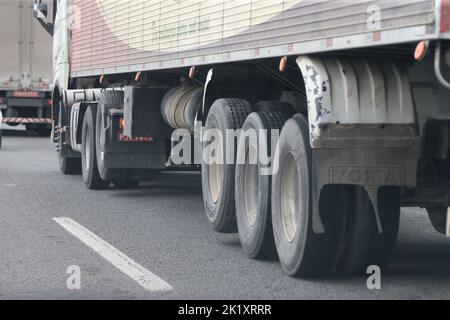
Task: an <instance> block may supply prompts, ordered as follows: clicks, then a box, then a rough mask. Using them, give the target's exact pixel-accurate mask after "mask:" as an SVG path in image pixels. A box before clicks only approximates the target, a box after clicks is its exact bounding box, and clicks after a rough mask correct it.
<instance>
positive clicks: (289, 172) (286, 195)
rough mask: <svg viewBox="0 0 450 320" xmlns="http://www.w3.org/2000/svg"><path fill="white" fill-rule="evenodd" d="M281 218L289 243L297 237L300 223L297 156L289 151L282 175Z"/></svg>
mask: <svg viewBox="0 0 450 320" xmlns="http://www.w3.org/2000/svg"><path fill="white" fill-rule="evenodd" d="M281 178H282V179H281V218H282V223H283V231H284V236H285V237H286V239H287V241H288V242H289V243H292V242H293V241H294V239H295V235H296V233H297V229H298V225H299V220H298V219H299V197H300V194H299V191H300V188H299V183H298V170H297V163H296V161H295V157H294V155H293V154H292V153H289V154H288V155H287V157H286V159H285V161H284V166H283V171H282V176H281Z"/></svg>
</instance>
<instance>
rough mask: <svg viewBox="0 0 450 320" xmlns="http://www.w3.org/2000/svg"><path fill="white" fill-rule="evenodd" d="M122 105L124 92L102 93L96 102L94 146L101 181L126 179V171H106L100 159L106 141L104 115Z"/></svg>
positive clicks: (102, 160) (120, 107)
mask: <svg viewBox="0 0 450 320" xmlns="http://www.w3.org/2000/svg"><path fill="white" fill-rule="evenodd" d="M123 103H124V92H123V91H104V92H103V93H102V95H101V96H100V99H99V102H98V109H97V114H96V117H95V119H96V120H95V121H96V135H95V145H96V158H97V167H98V172H99V175H100V177H101V178H102V180H104V181H113V180H123V179H126V174H127V170H126V169H107V168H106V167H105V161H104V159H103V157H102V153H103V152H104V151H105V144H106V141H107V137H106V133H105V130H106V127H107V125H106V121H107V120H106V118H105V115H107V114H108V113H109V110H111V109H114V108H118V109H122V108H123Z"/></svg>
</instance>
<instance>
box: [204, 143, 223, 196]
mask: <svg viewBox="0 0 450 320" xmlns="http://www.w3.org/2000/svg"><path fill="white" fill-rule="evenodd" d="M215 152H218V151H217V150H216V151H215ZM221 159H222V157H221V154H220V152H219V153H217V154H215V160H214V162H213V163H211V159H210V164H209V165H208V182H209V183H208V184H209V193H210V194H211V198H212V200H213V202H214V203H217V202H219V199H220V195H221V193H222V183H223V170H224V168H223V164H218V163H217V162H218V161H221Z"/></svg>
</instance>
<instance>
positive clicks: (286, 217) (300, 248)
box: [272, 115, 347, 278]
mask: <svg viewBox="0 0 450 320" xmlns="http://www.w3.org/2000/svg"><path fill="white" fill-rule="evenodd" d="M277 152H278V154H279V159H280V162H279V163H280V167H279V170H278V172H277V173H275V174H274V176H273V178H272V223H273V231H274V238H275V244H276V249H277V252H278V257H279V258H280V262H281V265H282V267H283V270H284V271H285V272H286V273H287V274H288V275H290V276H296V277H303V278H309V277H317V276H323V275H325V274H327V273H329V272H331V270H332V268H333V265H334V261H335V258H336V252H337V243H338V239H339V226H340V217H341V216H342V211H343V210H345V208H343V205H342V204H343V201H342V199H346V197H347V195H346V194H345V192H344V191H345V188H342V187H341V186H326V187H325V188H324V189H323V190H322V192H321V197H320V204H319V214H320V218H321V222H322V225H323V227H324V231H325V232H324V233H315V232H314V230H313V200H312V199H313V197H312V192H313V185H312V165H313V159H312V150H311V147H310V143H309V127H308V122H307V120H306V119H305V118H304V117H303V116H302V115H296V116H294V117H293V118H292V119H290V120H289V121H288V122H286V124H285V125H284V127H283V130H282V131H281V135H280V140H279V142H278V147H277ZM344 202H345V201H344Z"/></svg>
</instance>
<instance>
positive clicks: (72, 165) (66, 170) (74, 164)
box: [56, 101, 81, 175]
mask: <svg viewBox="0 0 450 320" xmlns="http://www.w3.org/2000/svg"><path fill="white" fill-rule="evenodd" d="M63 108H64V105H63V103H62V101H61V102H60V105H59V111H58V131H57V132H56V143H57V145H58V164H59V169H60V170H61V173H62V174H63V175H79V174H81V158H69V157H67V156H64V155H63V151H62V150H63V138H62V134H61V131H60V130H61V128H63V127H64V118H63V117H64V113H63V112H64V111H63Z"/></svg>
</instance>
